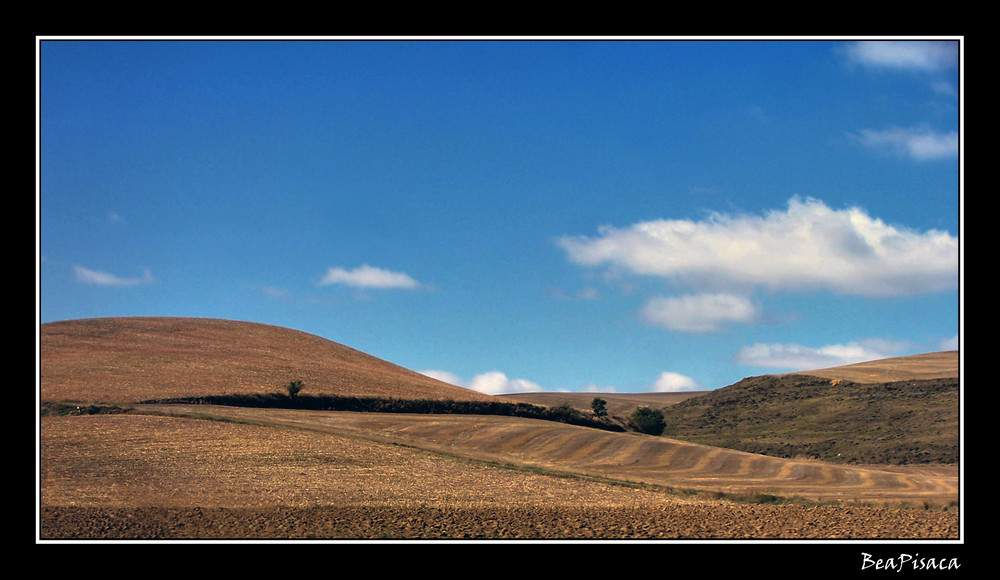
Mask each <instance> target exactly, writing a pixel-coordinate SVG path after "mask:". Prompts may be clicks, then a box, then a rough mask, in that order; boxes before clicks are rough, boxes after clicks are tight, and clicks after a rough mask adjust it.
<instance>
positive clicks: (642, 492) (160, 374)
mask: <svg viewBox="0 0 1000 580" xmlns="http://www.w3.org/2000/svg"><path fill="white" fill-rule="evenodd" d="M228 325H229V323H221V322H212V323H211V324H210V325H209V326H210V327H212V329H213V330H212V331H211V332H216V333H217V332H220V330H219V328H220V326H228ZM200 326H201V322H200V321H197V320H192V319H185V320H183V321H176V320H172V319H171V320H167V321H163V320H159V319H152V320H146V319H130V320H129V321H127V324H125V326H124V327H125V328H127V329H128V332H125V333H124V335H127V336H128V337H129V338H128V341H127V343H128V344H125V343H123V342H116V341H113V340H112V341H104V342H103V343H102V342H101V341H97V340H95V341H92V342H90V343H89V344H88V345H87V346H86V348H81V347H80V346H79V345H78V344H74V341H72V340H68V339H67V336H72V335H73V333H74V332H75V333H77V335H78V336H79V333H80V332H81V331H80V329H79V328H77V329H76V330H72V329H69V328H67V327H62V328H60V329H58V330H59V335H60V336H59V338H58V340H57V341H52V342H49V343H46V340H45V338H44V337H43V343H42V355H43V358H42V369H41V373H40V374H41V376H42V385H41V393H42V395H43V397H42V399H43V400H74V399H76V400H78V401H80V402H87V401H94V400H101V401H105V402H114V401H121V402H134V401H136V400H141V399H142V398H147V397H144V396H143V397H137V396H136V395H135V393H134V391H133V389H134V388H135V387H136V381H135V380H134V379H130V378H129V376H130V375H129V373H128V372H125V371H124V370H123V369H125V368H126V367H129V368H133V367H141V368H142V372H143V375H142V376H143V380H144V381H146V382H149V383H152V384H151V385H144V386H142V388H143V389H146V391H144V392H147V391H153V392H157V393H160V395H159V396H177V395H173V393H177V392H184V393H187V392H190V391H191V390H194V389H197V388H200V389H202V391H201V392H200V393H199V394H206V393H205V392H204V389H205V388H206V385H212V384H214V383H212V381H211V380H208V379H206V380H204V381H202V382H200V383H198V384H197V385H190V384H187V383H186V382H185V381H187V380H189V379H184V380H181V379H178V369H182V368H195V369H196V370H197V371H198V372H197V373H195V374H194V375H197V376H202V377H203V376H204V372H205V370H206V369H207V368H209V367H218V368H230V369H232V368H235V369H239V373H233V374H230V375H229V377H230V379H232V377H233V376H252V377H254V379H253V381H252V382H253V383H254V384H253V385H252V386H248V387H245V388H257V389H260V388H262V387H261V386H260V385H259V384H258V383H261V382H264V381H263V380H262V379H261V377H263V376H265V375H266V374H267V372H269V371H266V370H261V369H255V368H254V367H253V366H252V365H251V364H250V361H251V359H253V358H254V357H255V356H258V355H259V354H260V352H261V351H260V349H261V348H263V346H261V345H263V343H264V342H265V341H250V343H251V345H256V346H252V348H249V349H248V350H247V352H246V353H244V354H240V352H239V351H240V347H239V344H240V340H239V339H236V338H234V335H233V334H226V333H223V334H226V336H227V337H228V339H227V340H229V341H230V342H229V344H227V346H226V347H225V350H227V351H228V352H229V354H228V356H229V357H230V358H229V359H225V358H223V357H220V356H219V355H218V354H217V349H219V348H222V347H216V346H214V345H211V344H210V345H208V346H206V347H205V349H204V350H205V351H206V352H208V353H209V355H210V356H208V361H206V360H204V359H202V358H201V357H200V354H199V353H200V352H201V349H199V348H196V347H195V346H194V345H196V344H199V343H201V342H202V341H204V335H202V334H200V329H199V327H200ZM150 327H153V328H160V329H162V328H172V329H173V330H172V332H173V334H172V337H171V339H170V340H169V341H168V344H170V345H171V346H170V348H163V346H162V343H160V342H158V339H156V338H155V337H156V336H159V334H158V333H157V332H155V331H152V330H150ZM137 328H138V330H137ZM230 328H236V329H239V330H240V331H241V334H243V335H246V334H251V335H252V334H253V331H254V328H255V327H254V326H253V325H249V326H248V325H246V324H245V323H237V324H235V325H233V326H232V327H230ZM96 330H99V331H100V332H103V333H104V334H103V335H104V336H106V337H107V336H108V335H109V334H112V335H113V334H114V333H115V331H116V323H114V322H112V321H103V322H102V323H101V324H97V325H95V324H93V323H91V324H90V325H89V326H88V328H87V329H86V330H85V331H84V332H85V333H89V334H87V336H96V334H95V331H96ZM143 332H145V333H147V335H151V336H153V337H154V338H153V339H152V342H153V343H156V344H159V345H160V346H158V347H157V349H156V352H157V353H158V354H157V356H151V357H150V359H149V360H152V361H154V362H153V363H150V362H145V363H144V362H143V356H144V355H143V354H142V353H143V349H148V348H150V346H149V343H147V344H145V345H143V344H142V341H141V340H137V339H136V336H141V335H142V333H143ZM267 332H268V333H277V334H270V335H269V336H270V338H269V339H268V340H271V341H275V342H274V344H271V345H270V346H269V347H268V348H270V349H272V355H271V356H272V358H271V359H267V361H270V362H268V363H267V364H273V362H274V361H275V360H277V361H281V364H283V365H286V368H283V370H282V372H281V373H278V374H276V375H275V376H279V375H282V374H284V373H285V371H288V370H295V368H297V364H296V356H297V355H295V354H289V353H291V352H293V351H287V350H285V349H283V348H282V343H281V342H280V339H281V336H280V335H281V334H282V333H281V332H280V331H279V330H274V329H267ZM291 334H292V335H293V336H295V337H296V339H297V340H304V337H302V336H301V335H300V334H298V333H291ZM212 336H217V335H212ZM88 340H89V339H88ZM310 340H317V341H318V342H316V344H314V345H313V346H312V348H305V346H304V345H302V344H299V349H298V350H297V351H294V352H299V353H306V356H307V357H308V360H309V364H312V365H313V367H312V369H311V371H310V372H311V373H313V374H311V375H308V376H312V377H321V376H328V377H339V379H338V380H339V381H340V382H338V383H337V385H340V386H337V389H341V390H342V389H344V388H346V387H344V386H343V385H349V384H350V378H349V376H348V375H345V373H344V370H343V369H344V366H345V365H344V363H342V362H336V361H335V362H334V363H330V364H329V368H326V369H322V368H320V367H322V365H319V366H316V363H315V361H314V360H313V359H312V358H311V357H312V356H314V355H315V352H316V351H315V350H314V349H315V348H321V350H322V349H323V348H326V349H331V348H332V349H333V350H334V351H337V352H340V349H339V348H336V347H331V346H330V345H329V344H326V342H327V341H322V339H310ZM307 342H308V341H307ZM53 343H56V345H57V346H53ZM107 345H110V347H109V346H107ZM171 350H173V351H174V352H175V354H177V353H180V354H181V355H182V356H180V357H179V358H178V357H177V356H170V355H169V351H171ZM87 352H89V355H87V354H84V353H87ZM67 353H70V354H71V355H72V356H68V355H67ZM366 356H367V355H364V356H361V359H363V364H361V363H357V362H355V365H356V366H355V367H354V368H352V369H351V373H354V376H355V377H359V376H364V375H365V374H366V373H368V374H369V376H370V374H371V373H373V372H375V371H376V370H377V369H378V367H379V364H381V363H378V362H377V359H374V358H371V359H369V358H366ZM87 360H91V361H93V360H97V361H100V362H99V363H96V364H92V365H91V366H92V367H96V370H94V369H93V368H92V370H90V371H87V372H81V373H80V374H79V375H77V374H74V373H73V372H71V371H72V368H73V367H74V366H76V367H80V366H81V365H83V366H84V367H86V365H87V364H88V363H86V361H87ZM354 360H355V361H357V360H358V359H354ZM47 361H48V362H47ZM67 361H70V362H67ZM115 361H119V362H120V365H119V366H117V367H116V366H115V365H116V364H119V363H116V362H115ZM50 362H51V363H52V364H51V366H49V369H48V370H47V369H46V366H47V365H49V363H50ZM265 366H266V365H265ZM164 368H166V369H168V370H169V372H167V373H164V371H163V369H164ZM387 368H392V367H387ZM396 368H397V369H398V367H396ZM102 372H104V373H109V374H110V375H111V376H114V377H116V378H115V380H113V381H109V382H108V383H104V384H100V385H98V384H96V382H95V384H94V386H93V392H96V393H98V395H99V396H97V397H92V398H91V397H88V398H85V397H82V396H81V395H87V394H89V393H90V391H88V390H87V387H86V384H87V381H82V380H80V378H79V376H90V379H91V380H96V378H97V377H98V376H99V375H100V374H101V373H102ZM185 372H186V371H179V374H180V375H181V377H182V378H183V377H190V376H194V375H186V374H185ZM393 372H395V373H398V374H396V375H395V378H391V379H388V378H385V377H383V378H381V379H378V380H376V381H375V384H376V385H382V386H379V387H378V388H390V387H391V386H392V385H393V382H394V381H395V384H396V385H406V388H417V389H419V388H422V387H420V386H419V385H418V383H422V381H423V379H421V378H419V377H420V375H418V376H417V377H414V375H417V374H416V373H409V372H408V371H405V369H403V370H393ZM88 373H90V374H89V375H88ZM46 377H48V379H46ZM345 377H347V378H345ZM314 380H316V379H315V378H314ZM428 380H430V379H428ZM109 383H110V384H111V385H112V386H114V388H112V387H109V386H108V384H109ZM307 384H309V383H308V382H307ZM415 385H418V386H415ZM227 386H232V385H229V384H227ZM426 387H427V388H431V389H434V391H433V392H434V393H438V392H439V391H437V390H436V389H442V388H443V389H444V391H448V389H449V388H457V387H448V386H447V385H443V383H441V384H438V383H436V382H430V383H427V384H426ZM213 388H218V386H215V387H213ZM116 389H121V390H116ZM209 394H211V393H209ZM70 395H72V396H70ZM473 396H478V395H473ZM136 409H138V411H137V412H132V413H127V414H112V415H82V416H59V417H48V416H46V417H41V418H40V420H39V442H38V446H39V447H38V449H39V455H38V459H39V537H40V538H41V539H55V540H58V539H70V540H72V539H80V538H87V539H123V538H124V539H133V538H137V539H178V538H180V539H192V538H195V539H198V538H214V539H228V540H240V539H286V538H287V539H351V540H359V539H418V538H419V539H428V538H435V539H455V538H458V539H487V540H488V539H510V538H518V539H521V538H530V539H591V538H611V539H678V538H721V539H731V538H789V539H793V538H862V539H872V538H877V539H904V538H907V539H908V538H921V539H955V538H958V537H959V534H960V520H959V513H958V511H957V510H955V509H954V507H953V504H954V502H955V500H956V499H957V497H958V474H957V470H956V469H955V468H954V467H934V466H925V467H923V468H921V469H919V470H910V469H900V468H894V469H885V468H879V467H871V468H862V467H848V466H831V465H828V464H823V463H819V462H815V461H795V460H781V459H774V458H766V457H763V456H758V455H751V454H745V453H738V452H733V451H726V450H721V449H717V448H710V447H704V446H698V445H692V444H687V443H683V442H680V441H673V440H669V439H665V438H657V437H650V436H643V435H637V434H625V433H609V432H601V431H595V430H592V429H584V428H579V427H572V426H569V425H563V424H555V423H551V422H544V421H537V420H528V419H514V418H502V417H472V416H458V415H455V416H452V415H448V416H440V415H439V416H433V415H404V414H398V415H397V414H392V415H390V414H362V413H340V412H318V411H289V410H275V409H242V408H230V407H211V406H204V405H203V406H190V407H186V406H180V405H169V406H136ZM699 492H700V493H699ZM721 493H740V494H776V495H787V496H798V497H802V498H809V499H814V500H816V501H817V502H829V501H831V500H836V501H837V505H823V504H822V503H816V504H808V505H798V504H794V505H793V504H786V505H762V504H752V503H735V502H732V501H728V500H722V499H718V494H721ZM900 502H905V504H906V505H907V506H909V507H907V508H904V509H900V508H899V507H898V506H899V505H900ZM949 505H952V509H944V507H945V506H949Z"/></svg>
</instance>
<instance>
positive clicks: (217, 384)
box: [39, 317, 492, 403]
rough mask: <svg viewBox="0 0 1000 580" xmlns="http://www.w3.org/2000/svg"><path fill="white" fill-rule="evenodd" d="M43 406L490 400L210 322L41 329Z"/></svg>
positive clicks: (129, 320) (367, 361)
mask: <svg viewBox="0 0 1000 580" xmlns="http://www.w3.org/2000/svg"><path fill="white" fill-rule="evenodd" d="M39 356H40V358H39V380H40V399H41V400H43V401H72V402H82V403H93V402H105V403H132V402H137V401H143V400H149V399H159V398H169V397H189V396H203V395H221V394H263V393H274V392H282V391H284V386H285V385H287V384H288V382H289V381H291V380H293V379H299V380H301V381H303V382H304V383H305V385H306V388H305V390H304V391H303V394H312V395H340V396H374V397H394V398H407V399H432V400H448V399H451V400H457V401H465V400H492V398H491V397H490V396H489V395H484V394H482V393H477V392H475V391H472V390H469V389H464V388H461V387H456V386H454V385H449V384H447V383H444V382H441V381H438V380H436V379H432V378H430V377H428V376H425V375H422V374H420V373H417V372H415V371H411V370H407V369H405V368H402V367H400V366H397V365H394V364H392V363H389V362H386V361H384V360H381V359H379V358H376V357H374V356H371V355H368V354H365V353H363V352H360V351H357V350H354V349H352V348H349V347H347V346H344V345H342V344H338V343H336V342H333V341H330V340H327V339H324V338H321V337H318V336H315V335H312V334H308V333H305V332H300V331H296V330H291V329H287V328H282V327H277V326H270V325H266V324H258V323H251V322H238V321H231V320H218V319H204V318H168V317H126V318H95V319H84V320H68V321H62V322H51V323H46V324H42V325H41V326H40V328H39Z"/></svg>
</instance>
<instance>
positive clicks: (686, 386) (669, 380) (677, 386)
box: [652, 371, 704, 393]
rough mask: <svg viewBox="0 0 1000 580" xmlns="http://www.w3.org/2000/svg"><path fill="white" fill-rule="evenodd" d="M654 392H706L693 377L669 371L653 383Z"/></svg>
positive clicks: (661, 374)
mask: <svg viewBox="0 0 1000 580" xmlns="http://www.w3.org/2000/svg"><path fill="white" fill-rule="evenodd" d="M652 390H653V391H655V392H658V393H675V392H681V391H701V390H704V387H702V386H701V385H700V384H698V382H697V381H695V380H694V379H692V378H691V377H686V376H684V375H682V374H678V373H674V372H670V371H667V372H663V373H660V377H659V378H658V379H656V382H655V383H653V387H652Z"/></svg>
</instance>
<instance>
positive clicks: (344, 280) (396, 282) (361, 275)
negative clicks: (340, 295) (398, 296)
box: [319, 264, 420, 288]
mask: <svg viewBox="0 0 1000 580" xmlns="http://www.w3.org/2000/svg"><path fill="white" fill-rule="evenodd" d="M319 283H320V285H328V284H346V285H348V286H354V287H357V288H417V287H418V286H420V283H419V282H417V281H416V280H414V279H413V278H411V277H410V276H409V275H408V274H405V273H403V272H390V271H389V270H383V269H381V268H374V267H372V266H369V265H368V264H364V265H362V266H360V267H358V268H355V269H353V270H344V269H343V268H330V269H329V270H327V271H326V274H325V275H324V276H323V278H322V279H321V280H320V281H319Z"/></svg>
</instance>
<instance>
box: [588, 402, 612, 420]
mask: <svg viewBox="0 0 1000 580" xmlns="http://www.w3.org/2000/svg"><path fill="white" fill-rule="evenodd" d="M590 408H591V410H593V411H594V415H597V416H598V417H607V416H608V402H607V401H605V400H604V399H602V398H600V397H594V400H593V401H591V402H590Z"/></svg>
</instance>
